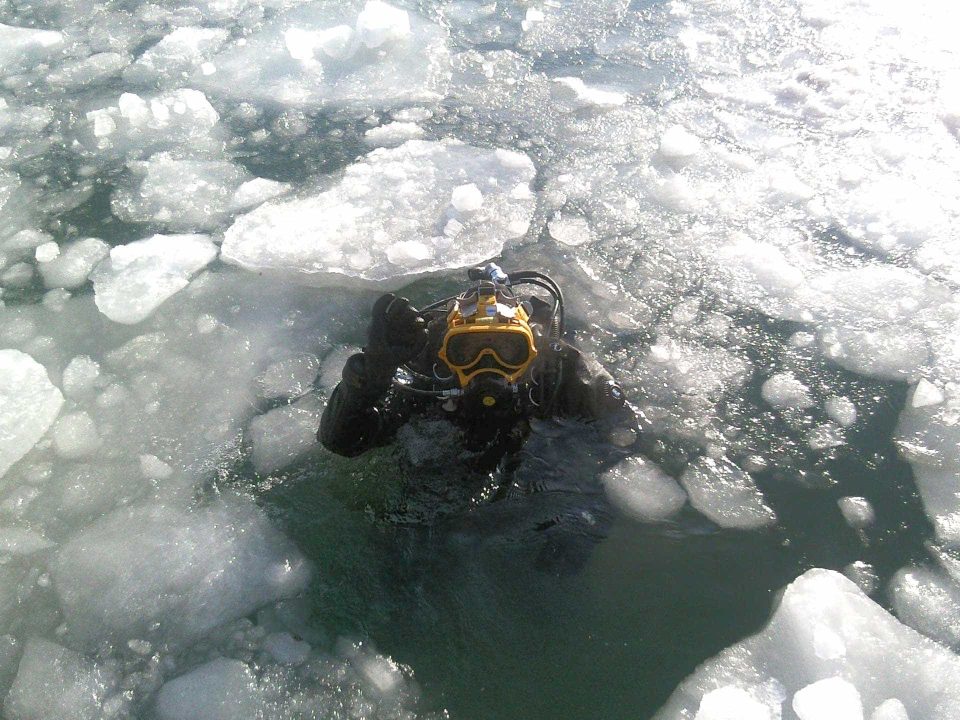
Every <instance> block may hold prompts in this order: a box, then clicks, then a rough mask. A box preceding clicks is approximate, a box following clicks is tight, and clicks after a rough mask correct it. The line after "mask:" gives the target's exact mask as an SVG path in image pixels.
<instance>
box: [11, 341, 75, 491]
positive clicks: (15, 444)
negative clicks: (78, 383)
mask: <svg viewBox="0 0 960 720" xmlns="http://www.w3.org/2000/svg"><path fill="white" fill-rule="evenodd" d="M62 405H63V395H62V394H61V393H60V390H58V389H57V388H56V387H55V386H54V385H53V383H51V382H50V378H49V377H48V376H47V371H46V370H45V369H44V367H43V366H42V365H41V364H40V363H38V362H37V361H36V360H34V359H33V358H32V357H30V356H29V355H27V354H26V353H22V352H20V351H19V350H0V477H3V475H4V474H5V473H6V472H7V470H9V469H10V466H11V465H13V464H14V463H15V462H17V460H19V459H20V458H22V457H23V456H24V455H26V454H27V452H29V451H30V449H31V448H32V447H33V446H34V445H35V444H36V443H37V441H38V440H40V438H41V437H43V435H44V433H46V431H47V429H48V428H49V427H50V426H51V425H52V424H53V421H54V420H55V419H56V417H57V415H58V414H59V412H60V407H61V406H62Z"/></svg>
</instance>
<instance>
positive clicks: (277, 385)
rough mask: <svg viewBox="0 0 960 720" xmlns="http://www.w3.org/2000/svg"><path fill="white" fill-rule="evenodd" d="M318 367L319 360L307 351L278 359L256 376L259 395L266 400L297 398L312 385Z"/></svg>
mask: <svg viewBox="0 0 960 720" xmlns="http://www.w3.org/2000/svg"><path fill="white" fill-rule="evenodd" d="M319 369H320V360H319V359H318V358H317V356H316V355H312V354H309V353H304V354H301V355H294V356H292V357H288V358H284V359H283V360H278V361H277V362H275V363H273V364H272V365H270V367H268V368H267V369H266V370H264V371H263V374H261V375H260V377H258V378H257V382H258V383H259V384H260V397H262V398H264V399H267V400H277V399H289V398H298V397H300V396H301V395H303V394H304V393H306V392H307V391H309V390H310V389H311V388H312V387H313V380H314V378H315V377H316V376H317V371H318V370H319Z"/></svg>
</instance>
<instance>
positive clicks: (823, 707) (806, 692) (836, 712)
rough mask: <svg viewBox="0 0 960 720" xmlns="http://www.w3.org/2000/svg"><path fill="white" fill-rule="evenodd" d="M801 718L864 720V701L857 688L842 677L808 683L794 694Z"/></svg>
mask: <svg viewBox="0 0 960 720" xmlns="http://www.w3.org/2000/svg"><path fill="white" fill-rule="evenodd" d="M793 710H794V712H795V713H797V717H798V718H799V720H863V703H862V702H861V700H860V693H859V692H857V688H856V687H855V686H854V685H852V684H851V683H850V682H848V681H847V680H844V679H843V678H841V677H832V678H827V679H826V680H819V681H818V682H815V683H811V684H810V685H807V686H806V687H805V688H803V689H802V690H799V691H798V692H797V693H796V695H794V696H793Z"/></svg>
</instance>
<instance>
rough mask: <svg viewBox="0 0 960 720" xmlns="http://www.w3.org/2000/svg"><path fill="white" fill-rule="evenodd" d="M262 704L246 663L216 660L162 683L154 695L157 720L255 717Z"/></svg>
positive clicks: (261, 708)
mask: <svg viewBox="0 0 960 720" xmlns="http://www.w3.org/2000/svg"><path fill="white" fill-rule="evenodd" d="M264 704H265V698H263V697H262V696H261V694H260V692H259V690H258V688H257V679H256V676H255V675H254V674H253V671H251V670H250V668H249V667H248V666H247V665H246V664H244V663H242V662H240V661H239V660H229V659H227V658H217V659H216V660H211V661H210V662H208V663H206V664H205V665H201V666H200V667H198V668H196V669H195V670H191V671H190V672H189V673H187V674H186V675H181V676H180V677H178V678H174V679H173V680H170V681H169V682H167V683H165V684H164V685H163V687H161V688H160V692H158V693H157V699H156V712H157V716H158V718H159V719H160V720H186V719H187V718H203V720H236V718H240V717H246V718H253V717H258V716H259V715H260V713H261V712H262V711H263V707H264Z"/></svg>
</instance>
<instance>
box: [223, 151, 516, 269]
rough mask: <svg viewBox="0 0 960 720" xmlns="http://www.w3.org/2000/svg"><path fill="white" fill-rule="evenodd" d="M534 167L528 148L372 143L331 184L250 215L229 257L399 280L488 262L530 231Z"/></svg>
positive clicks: (230, 239) (236, 228)
mask: <svg viewBox="0 0 960 720" xmlns="http://www.w3.org/2000/svg"><path fill="white" fill-rule="evenodd" d="M533 175H534V167H533V163H532V162H531V161H530V160H529V158H527V157H526V156H524V155H522V154H520V153H516V152H511V151H506V150H483V149H480V148H476V147H471V146H469V145H466V144H463V143H460V142H456V141H451V140H444V141H439V142H426V141H420V140H411V141H409V142H406V143H404V144H403V145H401V146H400V147H398V148H394V149H380V150H374V151H373V152H371V153H370V154H369V155H367V156H365V157H364V158H362V159H361V160H360V161H358V162H356V163H354V164H352V165H350V166H349V167H348V168H347V169H346V171H345V173H344V175H343V177H342V179H340V180H339V181H338V182H337V183H336V184H335V185H334V186H333V187H332V188H330V189H328V190H323V191H319V192H314V193H310V194H304V195H302V196H301V197H298V198H296V199H293V200H282V201H273V202H268V203H266V204H264V205H263V206H261V207H260V208H258V209H257V210H254V211H253V212H251V213H249V214H247V215H244V216H242V217H241V218H240V219H239V220H237V221H236V222H235V223H234V224H233V225H232V226H230V228H229V229H228V230H227V232H226V234H225V237H224V242H223V249H222V254H221V257H222V258H223V260H225V261H227V262H230V263H234V264H237V265H240V266H241V267H244V268H247V269H248V270H254V271H257V272H265V273H270V274H273V275H279V276H281V277H283V278H287V279H290V280H293V281H295V282H300V283H305V284H310V285H329V284H350V283H357V282H365V283H380V284H382V285H384V286H386V287H400V286H402V285H403V284H404V283H406V282H409V281H410V280H412V279H414V278H416V277H418V276H420V275H424V274H426V273H430V272H437V271H439V270H443V269H449V268H458V267H465V266H469V265H475V264H477V263H480V262H482V261H483V260H485V259H487V258H490V257H494V256H495V255H497V254H498V253H500V252H501V251H502V250H503V248H504V246H505V245H507V244H508V243H509V241H511V240H514V239H516V238H518V237H520V236H522V235H523V234H524V233H526V231H527V228H528V226H529V224H530V220H531V218H532V214H533V208H534V199H533V195H532V193H531V192H530V188H529V184H530V181H531V180H532V179H533Z"/></svg>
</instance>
